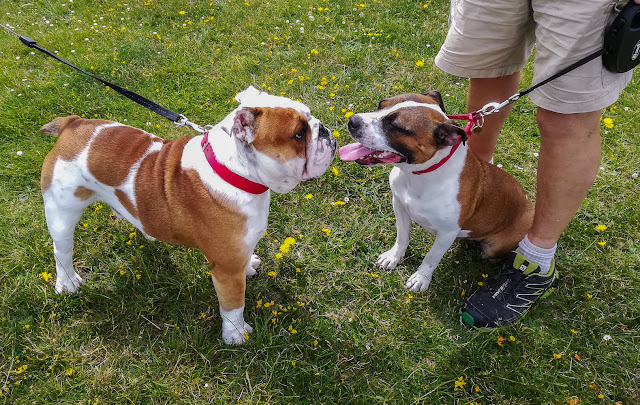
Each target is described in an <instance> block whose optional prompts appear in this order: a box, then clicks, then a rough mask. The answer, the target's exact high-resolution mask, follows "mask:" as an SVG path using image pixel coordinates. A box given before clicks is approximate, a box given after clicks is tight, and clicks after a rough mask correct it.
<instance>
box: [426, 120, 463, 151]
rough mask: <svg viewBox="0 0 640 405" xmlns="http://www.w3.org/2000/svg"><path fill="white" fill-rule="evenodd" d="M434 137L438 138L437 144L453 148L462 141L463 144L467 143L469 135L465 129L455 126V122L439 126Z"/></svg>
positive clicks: (434, 132)
mask: <svg viewBox="0 0 640 405" xmlns="http://www.w3.org/2000/svg"><path fill="white" fill-rule="evenodd" d="M433 136H434V137H435V138H436V142H437V143H438V144H439V145H444V146H453V145H455V144H456V143H458V142H459V141H460V140H461V139H462V142H466V141H467V133H466V132H464V129H462V128H460V127H459V126H457V125H454V124H453V121H447V122H443V123H441V124H438V126H437V127H436V129H435V130H434V131H433Z"/></svg>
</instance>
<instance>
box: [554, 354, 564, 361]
mask: <svg viewBox="0 0 640 405" xmlns="http://www.w3.org/2000/svg"><path fill="white" fill-rule="evenodd" d="M553 358H554V359H556V360H557V359H561V358H562V355H561V354H558V353H553Z"/></svg>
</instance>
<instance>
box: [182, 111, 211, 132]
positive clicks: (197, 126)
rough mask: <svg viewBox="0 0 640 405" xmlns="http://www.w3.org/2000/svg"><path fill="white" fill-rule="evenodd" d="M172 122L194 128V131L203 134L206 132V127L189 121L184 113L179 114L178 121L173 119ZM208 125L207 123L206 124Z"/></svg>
mask: <svg viewBox="0 0 640 405" xmlns="http://www.w3.org/2000/svg"><path fill="white" fill-rule="evenodd" d="M174 124H176V125H178V126H180V127H191V128H193V129H195V130H196V131H198V132H200V133H201V134H204V133H205V132H206V129H205V128H206V127H202V126H200V125H198V124H195V123H193V122H191V121H189V120H188V119H187V117H185V116H184V115H182V114H180V119H179V120H178V121H175V122H174ZM207 126H208V125H207Z"/></svg>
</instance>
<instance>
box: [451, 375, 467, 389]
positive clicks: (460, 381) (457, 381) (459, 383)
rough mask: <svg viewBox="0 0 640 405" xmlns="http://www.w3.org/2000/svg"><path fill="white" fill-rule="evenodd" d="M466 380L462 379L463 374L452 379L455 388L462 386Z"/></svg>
mask: <svg viewBox="0 0 640 405" xmlns="http://www.w3.org/2000/svg"><path fill="white" fill-rule="evenodd" d="M466 384H467V382H466V381H465V380H464V377H463V376H460V377H458V379H457V380H456V381H454V386H455V388H463V387H464V386H465V385H466Z"/></svg>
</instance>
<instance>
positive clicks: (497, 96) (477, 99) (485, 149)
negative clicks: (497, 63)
mask: <svg viewBox="0 0 640 405" xmlns="http://www.w3.org/2000/svg"><path fill="white" fill-rule="evenodd" d="M519 82H520V72H516V73H513V74H511V75H508V76H502V77H495V78H471V79H469V91H468V93H467V112H475V111H478V110H480V109H481V108H482V107H484V106H485V105H486V104H488V103H491V102H498V103H501V102H503V101H504V100H506V99H508V98H509V97H511V96H512V95H514V94H515V93H516V92H517V91H518V84H519ZM511 109H512V105H509V106H507V107H505V108H503V109H502V110H500V112H499V113H496V114H492V115H489V116H487V117H486V118H485V120H484V125H483V127H482V131H480V132H478V133H476V134H473V136H471V137H470V138H469V140H468V142H469V148H471V150H472V151H474V152H475V153H476V155H478V156H479V157H480V159H482V160H484V161H487V162H490V161H491V159H492V158H493V151H494V149H495V147H496V143H497V141H498V135H499V134H500V130H501V129H502V125H504V122H505V121H506V120H507V116H508V115H509V112H511Z"/></svg>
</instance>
